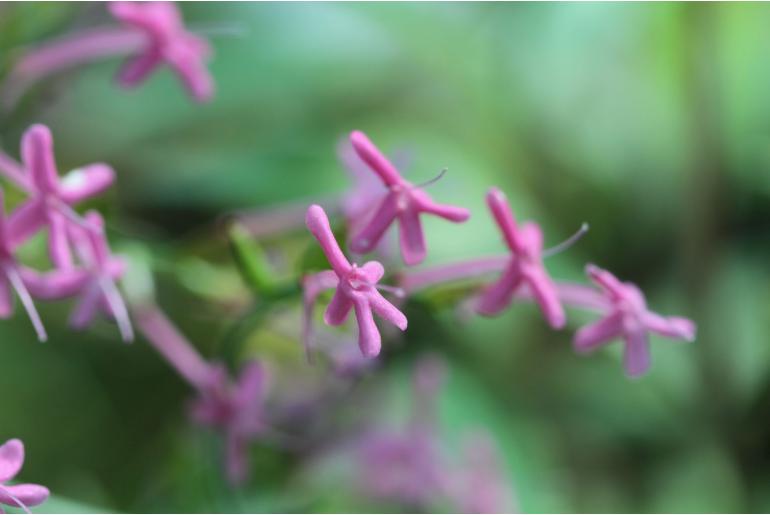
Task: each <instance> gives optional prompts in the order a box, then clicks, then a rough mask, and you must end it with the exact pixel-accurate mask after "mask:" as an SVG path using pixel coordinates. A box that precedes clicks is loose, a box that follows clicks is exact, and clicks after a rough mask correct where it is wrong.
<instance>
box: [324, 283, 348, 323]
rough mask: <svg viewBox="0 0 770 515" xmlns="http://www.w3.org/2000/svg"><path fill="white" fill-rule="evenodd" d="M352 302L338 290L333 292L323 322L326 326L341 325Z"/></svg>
mask: <svg viewBox="0 0 770 515" xmlns="http://www.w3.org/2000/svg"><path fill="white" fill-rule="evenodd" d="M352 308H353V302H352V301H351V300H350V298H349V297H348V296H347V295H345V293H343V292H342V290H341V289H340V288H337V290H336V291H335V292H334V296H333V297H332V300H331V302H329V305H328V306H327V307H326V312H325V313H324V322H326V323H327V324H328V325H341V324H342V323H344V322H345V320H346V319H347V318H348V313H350V310H351V309H352Z"/></svg>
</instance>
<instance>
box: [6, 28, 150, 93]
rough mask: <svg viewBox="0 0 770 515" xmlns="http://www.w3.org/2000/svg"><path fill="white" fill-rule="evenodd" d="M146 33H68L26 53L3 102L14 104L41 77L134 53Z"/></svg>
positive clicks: (123, 30)
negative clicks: (69, 34)
mask: <svg viewBox="0 0 770 515" xmlns="http://www.w3.org/2000/svg"><path fill="white" fill-rule="evenodd" d="M145 41H146V36H145V35H144V34H142V33H141V32H139V31H137V30H134V29H128V28H120V27H114V28H113V27H104V28H96V29H91V30H87V31H83V32H79V33H77V34H75V35H72V36H65V37H63V38H61V39H57V40H54V41H51V42H49V43H46V44H44V45H41V46H39V47H37V48H33V49H31V50H29V51H28V52H26V53H24V54H23V55H22V57H21V58H20V59H19V61H18V62H17V63H16V66H15V67H14V68H13V70H12V71H11V74H10V75H9V77H8V79H7V81H6V83H5V85H4V88H3V89H4V90H5V91H4V92H3V95H2V96H3V98H2V103H3V105H4V107H6V108H7V107H11V106H12V105H13V104H15V103H16V101H17V100H18V99H19V98H21V96H22V95H23V94H24V92H25V91H26V90H27V88H29V86H31V85H32V84H34V83H35V82H38V81H39V80H41V79H43V78H45V77H47V76H50V75H53V74H55V73H58V72H61V71H64V70H67V69H70V68H73V67H75V66H77V65H80V64H85V63H90V62H93V61H96V60H99V59H104V58H109V57H115V56H121V55H127V54H131V53H133V52H136V51H138V50H140V49H141V48H142V46H143V45H144V44H145Z"/></svg>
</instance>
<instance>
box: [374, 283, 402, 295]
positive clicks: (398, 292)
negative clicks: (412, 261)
mask: <svg viewBox="0 0 770 515" xmlns="http://www.w3.org/2000/svg"><path fill="white" fill-rule="evenodd" d="M374 287H375V288H377V289H378V290H382V291H385V292H388V293H390V294H392V295H395V296H396V297H398V298H404V297H406V292H405V291H404V289H403V288H399V287H397V286H388V285H387V284H375V285H374Z"/></svg>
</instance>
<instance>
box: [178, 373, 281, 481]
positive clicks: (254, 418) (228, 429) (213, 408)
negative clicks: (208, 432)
mask: <svg viewBox="0 0 770 515" xmlns="http://www.w3.org/2000/svg"><path fill="white" fill-rule="evenodd" d="M267 379H268V378H267V372H266V370H265V368H264V367H263V366H262V365H261V364H260V363H259V362H257V361H252V362H249V363H247V364H246V365H245V366H244V367H243V369H242V371H241V376H240V378H239V379H238V382H237V383H235V384H232V383H231V382H230V378H229V375H228V373H227V370H226V369H225V367H224V366H216V367H211V369H210V375H209V381H208V384H207V385H205V386H204V387H203V388H202V389H201V391H200V395H199V397H198V398H197V399H196V400H195V401H194V402H193V403H192V405H191V408H190V414H191V417H192V419H193V420H194V421H195V422H197V423H199V424H201V425H204V426H209V427H213V428H215V429H218V430H220V431H222V432H223V433H224V435H225V456H226V459H225V463H226V467H225V469H226V472H227V477H228V479H229V480H230V482H231V483H232V484H241V483H243V482H244V481H245V480H246V479H247V477H248V445H249V443H250V442H251V440H253V439H254V438H255V437H257V436H258V435H260V434H262V433H263V432H264V431H265V430H266V429H267V428H266V426H265V415H264V398H265V392H266V390H267Z"/></svg>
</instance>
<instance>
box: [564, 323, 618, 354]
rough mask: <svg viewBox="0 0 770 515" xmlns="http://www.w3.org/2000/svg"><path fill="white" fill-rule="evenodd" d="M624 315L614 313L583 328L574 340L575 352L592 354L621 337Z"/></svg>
mask: <svg viewBox="0 0 770 515" xmlns="http://www.w3.org/2000/svg"><path fill="white" fill-rule="evenodd" d="M621 324H622V315H621V314H619V313H614V314H611V315H609V316H606V317H604V318H601V319H599V320H597V321H596V322H593V323H591V324H588V325H586V326H584V327H581V328H580V329H579V330H578V332H577V333H575V338H574V340H573V345H574V347H575V350H576V351H578V352H590V351H592V350H594V349H596V348H597V347H599V346H600V345H604V344H605V343H607V342H609V341H610V340H612V339H613V338H617V337H619V336H620V335H621V331H622V325H621Z"/></svg>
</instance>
